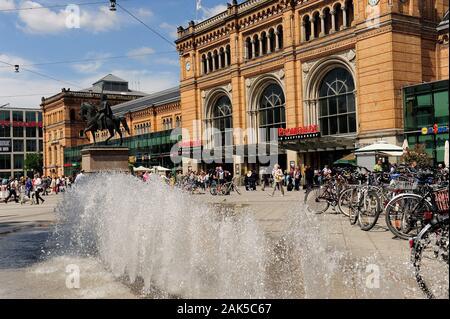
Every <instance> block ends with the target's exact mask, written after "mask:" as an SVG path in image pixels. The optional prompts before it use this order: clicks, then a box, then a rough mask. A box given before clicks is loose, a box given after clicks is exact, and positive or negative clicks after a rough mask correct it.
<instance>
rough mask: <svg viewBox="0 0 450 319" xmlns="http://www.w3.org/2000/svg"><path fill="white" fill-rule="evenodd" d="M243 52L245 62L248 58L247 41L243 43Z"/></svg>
mask: <svg viewBox="0 0 450 319" xmlns="http://www.w3.org/2000/svg"><path fill="white" fill-rule="evenodd" d="M244 50H245V51H244V52H245V56H244V57H245V60H248V58H249V55H248V53H249V52H248V43H247V41H245V48H244Z"/></svg>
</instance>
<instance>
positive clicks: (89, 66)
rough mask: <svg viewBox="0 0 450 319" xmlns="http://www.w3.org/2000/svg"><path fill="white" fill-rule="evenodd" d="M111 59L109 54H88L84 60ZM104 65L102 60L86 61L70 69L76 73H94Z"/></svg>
mask: <svg viewBox="0 0 450 319" xmlns="http://www.w3.org/2000/svg"><path fill="white" fill-rule="evenodd" d="M109 57H111V54H109V53H96V52H90V53H88V54H87V55H86V59H105V58H109ZM103 64H104V60H96V61H86V62H81V63H76V64H73V65H72V69H73V70H75V71H76V72H78V73H85V74H87V73H95V72H97V71H98V70H99V69H100V68H101V67H102V66H103Z"/></svg>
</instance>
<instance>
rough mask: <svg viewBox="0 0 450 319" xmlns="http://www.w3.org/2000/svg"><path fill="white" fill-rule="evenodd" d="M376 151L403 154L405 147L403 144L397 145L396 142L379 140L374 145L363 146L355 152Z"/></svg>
mask: <svg viewBox="0 0 450 319" xmlns="http://www.w3.org/2000/svg"><path fill="white" fill-rule="evenodd" d="M374 152H378V153H381V152H388V153H391V152H394V153H398V152H401V153H402V154H403V148H402V147H401V146H397V145H394V144H388V143H383V142H377V143H375V144H372V145H369V146H365V147H362V148H360V149H357V150H356V151H355V154H361V153H374Z"/></svg>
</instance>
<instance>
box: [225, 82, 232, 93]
mask: <svg viewBox="0 0 450 319" xmlns="http://www.w3.org/2000/svg"><path fill="white" fill-rule="evenodd" d="M225 89H226V90H227V92H228V93H231V91H232V90H233V86H232V85H231V83H229V84H228V85H227V86H226V88H225Z"/></svg>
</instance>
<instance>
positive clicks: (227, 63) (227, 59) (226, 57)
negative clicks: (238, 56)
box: [225, 45, 231, 66]
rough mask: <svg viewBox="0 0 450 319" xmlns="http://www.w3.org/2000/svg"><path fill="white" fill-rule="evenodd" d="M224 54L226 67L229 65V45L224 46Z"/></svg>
mask: <svg viewBox="0 0 450 319" xmlns="http://www.w3.org/2000/svg"><path fill="white" fill-rule="evenodd" d="M225 52H226V53H227V54H226V56H225V59H226V66H229V65H231V47H230V46H229V45H227V46H226V48H225Z"/></svg>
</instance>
